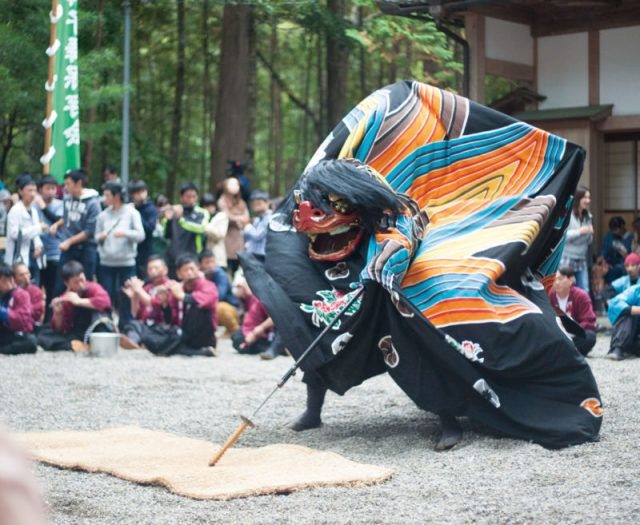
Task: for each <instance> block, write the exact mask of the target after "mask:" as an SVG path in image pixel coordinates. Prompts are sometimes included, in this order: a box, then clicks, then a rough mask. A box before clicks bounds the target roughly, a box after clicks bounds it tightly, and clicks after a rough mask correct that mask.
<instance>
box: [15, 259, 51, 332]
mask: <svg viewBox="0 0 640 525" xmlns="http://www.w3.org/2000/svg"><path fill="white" fill-rule="evenodd" d="M13 280H14V281H15V283H16V286H18V287H19V288H22V289H23V290H25V291H26V292H27V293H28V294H29V298H30V299H31V317H33V322H34V326H40V325H41V324H42V321H43V320H44V303H45V297H44V292H43V291H42V288H40V287H39V286H37V285H35V284H33V283H32V282H31V272H30V271H29V266H28V265H27V264H25V263H22V262H18V263H15V264H14V265H13Z"/></svg>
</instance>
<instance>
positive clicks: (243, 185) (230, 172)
mask: <svg viewBox="0 0 640 525" xmlns="http://www.w3.org/2000/svg"><path fill="white" fill-rule="evenodd" d="M226 176H227V177H235V178H236V179H238V182H239V183H240V195H241V197H242V199H243V200H244V201H245V202H249V196H250V195H251V185H250V184H249V179H248V178H247V176H246V175H245V174H244V164H242V163H241V162H239V161H237V160H228V161H227V173H226Z"/></svg>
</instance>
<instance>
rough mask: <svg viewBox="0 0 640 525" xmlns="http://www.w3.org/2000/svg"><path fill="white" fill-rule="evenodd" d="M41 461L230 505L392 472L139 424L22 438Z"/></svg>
mask: <svg viewBox="0 0 640 525" xmlns="http://www.w3.org/2000/svg"><path fill="white" fill-rule="evenodd" d="M17 437H18V439H19V440H20V441H21V442H22V443H23V445H24V446H25V448H26V449H27V450H28V451H29V453H30V455H31V457H32V458H33V459H35V460H37V461H41V462H43V463H47V464H49V465H54V466H57V467H61V468H67V469H75V470H84V471H87V472H105V473H108V474H112V475H113V476H116V477H118V478H122V479H125V480H128V481H133V482H134V483H140V484H148V485H162V486H164V487H166V488H168V489H169V490H170V491H171V492H174V493H176V494H179V495H181V496H186V497H189V498H194V499H217V500H226V499H232V498H240V497H247V496H258V495H264V494H282V493H289V492H293V491H298V490H302V489H307V488H313V487H329V486H345V485H346V486H357V485H368V484H372V483H380V482H382V481H385V480H387V479H389V478H390V477H391V475H392V470H391V469H389V468H384V467H377V466H374V465H367V464H364V463H356V462H354V461H350V460H348V459H346V458H344V457H342V456H340V455H339V454H335V453H333V452H322V451H318V450H313V449H310V448H307V447H302V446H299V445H286V444H278V445H269V446H266V447H261V448H235V447H232V448H230V449H229V450H228V451H227V452H226V453H225V455H224V456H223V457H222V458H221V459H220V461H219V462H218V464H217V465H216V466H214V467H210V466H209V465H208V463H209V460H210V459H211V458H212V457H213V456H214V455H215V453H216V452H217V451H218V450H219V448H220V447H219V446H216V445H214V444H212V443H208V442H207V441H202V440H199V439H191V438H186V437H182V436H177V435H174V434H169V433H166V432H157V431H154V430H147V429H143V428H139V427H135V426H127V427H118V428H110V429H104V430H99V431H55V432H31V433H23V434H18V435H17Z"/></svg>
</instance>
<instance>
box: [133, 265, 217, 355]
mask: <svg viewBox="0 0 640 525" xmlns="http://www.w3.org/2000/svg"><path fill="white" fill-rule="evenodd" d="M176 271H177V274H178V278H179V279H180V281H181V282H176V281H168V282H167V285H166V286H167V288H168V290H169V291H170V292H171V294H173V296H174V297H175V298H176V300H177V302H178V323H179V329H178V327H176V326H171V327H167V329H166V330H163V331H160V330H154V331H153V334H152V336H153V337H152V338H147V337H144V338H142V339H141V342H142V343H143V344H144V345H145V346H146V347H147V349H148V350H149V351H150V352H152V353H154V354H156V355H162V356H168V355H175V354H179V355H187V356H205V357H213V356H215V355H216V328H217V319H216V315H217V311H216V310H217V306H218V291H217V290H216V286H215V285H214V284H213V283H212V282H211V281H208V280H207V279H205V278H204V276H203V275H202V274H201V273H200V270H199V268H198V258H197V257H196V256H195V255H193V254H189V253H188V254H184V255H181V256H179V257H178V258H177V260H176Z"/></svg>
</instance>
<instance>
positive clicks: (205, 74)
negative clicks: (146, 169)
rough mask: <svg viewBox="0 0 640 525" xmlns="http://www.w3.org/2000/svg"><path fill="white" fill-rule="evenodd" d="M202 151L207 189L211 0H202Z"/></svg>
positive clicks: (203, 181) (202, 175) (210, 96)
mask: <svg viewBox="0 0 640 525" xmlns="http://www.w3.org/2000/svg"><path fill="white" fill-rule="evenodd" d="M202 63H203V71H202V151H201V152H200V155H201V165H200V188H201V189H202V191H203V192H204V191H205V183H207V184H208V182H209V177H207V164H208V162H207V160H208V159H207V152H208V150H209V141H210V140H211V99H212V98H213V97H212V95H211V71H210V63H211V62H210V59H209V0H203V1H202Z"/></svg>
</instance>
